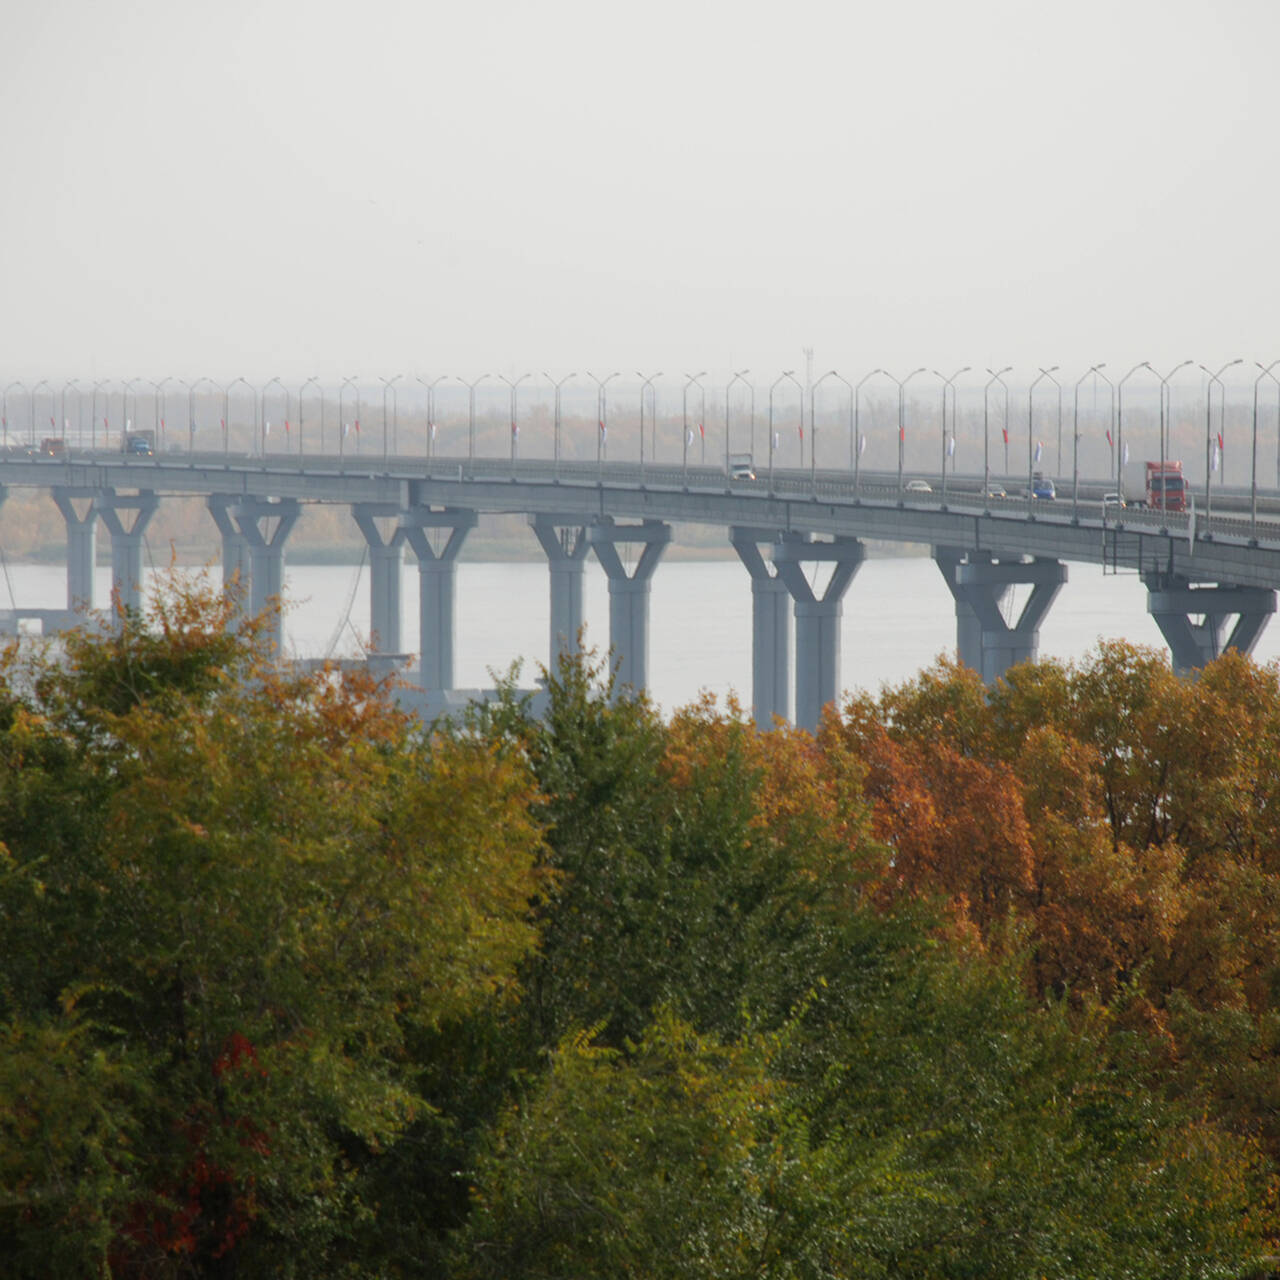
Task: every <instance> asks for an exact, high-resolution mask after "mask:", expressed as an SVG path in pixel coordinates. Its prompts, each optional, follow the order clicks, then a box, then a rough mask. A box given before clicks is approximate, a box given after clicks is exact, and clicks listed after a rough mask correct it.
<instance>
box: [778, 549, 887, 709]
mask: <svg viewBox="0 0 1280 1280" xmlns="http://www.w3.org/2000/svg"><path fill="white" fill-rule="evenodd" d="M865 558H866V548H865V547H864V546H863V545H862V543H861V542H859V541H858V539H857V538H832V539H831V540H830V541H829V542H814V541H813V540H812V536H811V535H810V534H802V533H785V534H783V535H782V537H781V539H780V540H779V541H778V543H777V545H776V546H775V547H774V549H773V562H774V564H775V565H776V566H777V571H778V576H779V577H780V578H781V579H782V581H783V582H784V583H785V584H786V587H787V590H788V591H789V592H790V593H791V598H792V600H794V601H795V616H796V724H797V725H799V726H800V728H802V729H808V730H809V731H810V732H811V733H813V732H816V731H817V728H818V724H819V722H820V721H821V719H822V708H823V707H825V706H826V705H827V704H828V703H831V702H835V701H836V700H837V699H838V698H839V697H840V621H841V615H842V612H843V608H844V593H845V592H846V591H847V590H848V588H849V584H850V583H851V582H852V581H853V578H854V575H855V574H856V573H857V572H858V570H859V569H860V568H861V567H862V562H863V560H864V559H865ZM815 561H816V562H819V563H825V564H831V565H832V566H833V569H832V573H831V578H830V580H829V581H828V583H827V586H826V589H825V590H824V591H823V593H822V595H821V596H818V595H817V594H816V593H815V591H814V590H813V587H812V586H810V584H809V579H808V578H807V577H805V572H804V565H805V564H806V563H812V562H815Z"/></svg>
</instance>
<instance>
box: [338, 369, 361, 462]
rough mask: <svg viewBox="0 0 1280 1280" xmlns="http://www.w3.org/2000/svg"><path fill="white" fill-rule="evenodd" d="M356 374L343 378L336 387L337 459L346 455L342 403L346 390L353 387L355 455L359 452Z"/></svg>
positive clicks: (358, 389) (358, 397) (358, 404)
mask: <svg viewBox="0 0 1280 1280" xmlns="http://www.w3.org/2000/svg"><path fill="white" fill-rule="evenodd" d="M358 378H359V375H358V374H354V373H353V374H352V375H351V377H349V378H343V380H342V383H341V385H340V386H339V387H338V457H339V458H342V457H343V456H345V454H346V449H347V424H346V422H345V421H344V420H343V417H342V403H343V400H344V398H345V396H346V391H347V388H348V387H350V386H354V387H355V389H356V416H355V426H356V453H357V454H358V453H359V452H360V383H359V382H358V381H357V379H358Z"/></svg>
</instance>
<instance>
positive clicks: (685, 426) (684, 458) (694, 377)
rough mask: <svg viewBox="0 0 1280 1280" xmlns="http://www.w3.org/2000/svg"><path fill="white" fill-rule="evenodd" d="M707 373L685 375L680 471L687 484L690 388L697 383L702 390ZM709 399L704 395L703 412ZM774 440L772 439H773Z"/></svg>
mask: <svg viewBox="0 0 1280 1280" xmlns="http://www.w3.org/2000/svg"><path fill="white" fill-rule="evenodd" d="M706 376H707V371H706V370H705V369H703V371H702V372H701V373H686V374H685V375H684V390H683V391H682V392H681V393H680V422H681V428H682V431H681V439H682V440H683V441H684V453H683V454H682V455H681V460H680V470H681V473H682V475H683V477H684V480H685V482H686V483H687V482H688V479H689V388H690V387H691V386H693V385H694V384H695V383H696V384H697V386H698V389H699V390H700V391H701V390H702V383H700V382H698V379H699V378H705V377H706ZM706 404H707V397H706V392H705V391H704V392H703V393H702V406H703V411H704V412H705V411H706ZM771 438H772V437H771Z"/></svg>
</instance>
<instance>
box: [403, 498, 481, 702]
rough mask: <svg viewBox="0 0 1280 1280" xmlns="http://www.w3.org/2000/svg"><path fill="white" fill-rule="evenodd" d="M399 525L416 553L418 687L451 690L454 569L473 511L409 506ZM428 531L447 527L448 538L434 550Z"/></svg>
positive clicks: (469, 527) (472, 521)
mask: <svg viewBox="0 0 1280 1280" xmlns="http://www.w3.org/2000/svg"><path fill="white" fill-rule="evenodd" d="M400 526H401V528H402V529H403V530H404V536H405V538H406V539H407V540H408V543H409V545H410V546H411V547H412V548H413V553H414V555H415V556H417V557H418V623H419V626H418V631H419V635H420V637H421V639H420V642H419V647H420V648H421V651H422V657H421V662H420V679H421V682H422V687H423V688H424V689H452V688H453V687H454V681H453V646H454V638H455V625H454V617H453V597H454V581H455V576H456V574H455V568H456V564H457V559H458V552H459V551H461V550H462V544H463V542H464V541H466V537H467V534H468V533H470V532H471V530H472V529H474V528H475V527H476V513H475V512H474V511H468V510H465V509H462V508H457V507H446V508H445V509H444V510H443V511H431V510H429V509H428V510H424V509H422V508H414V509H413V510H410V511H406V512H405V513H404V514H403V515H402V516H401V517H400ZM432 529H444V530H448V537H447V538H446V539H445V541H444V544H443V545H442V546H441V547H440V549H439V550H438V551H437V550H436V548H435V547H434V546H432V544H431V538H430V530H432Z"/></svg>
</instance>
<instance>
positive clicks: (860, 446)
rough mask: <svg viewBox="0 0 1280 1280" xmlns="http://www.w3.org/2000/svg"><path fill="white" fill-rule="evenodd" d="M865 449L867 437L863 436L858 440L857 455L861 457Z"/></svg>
mask: <svg viewBox="0 0 1280 1280" xmlns="http://www.w3.org/2000/svg"><path fill="white" fill-rule="evenodd" d="M866 451H867V437H866V436H863V437H862V438H861V439H860V440H859V441H858V457H862V455H863V454H864V453H866Z"/></svg>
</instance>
